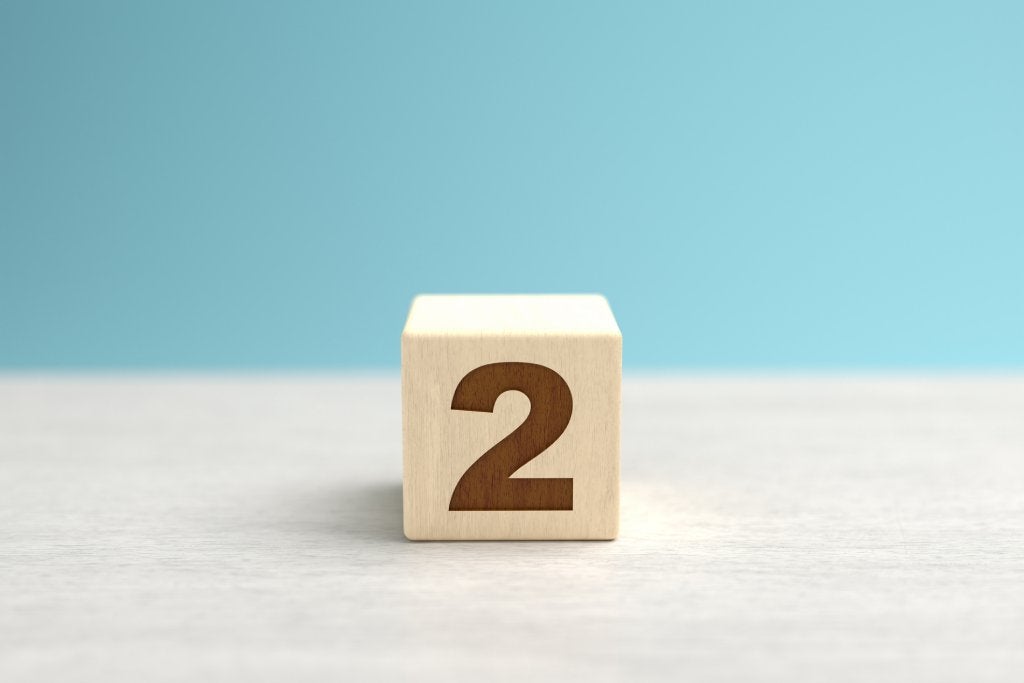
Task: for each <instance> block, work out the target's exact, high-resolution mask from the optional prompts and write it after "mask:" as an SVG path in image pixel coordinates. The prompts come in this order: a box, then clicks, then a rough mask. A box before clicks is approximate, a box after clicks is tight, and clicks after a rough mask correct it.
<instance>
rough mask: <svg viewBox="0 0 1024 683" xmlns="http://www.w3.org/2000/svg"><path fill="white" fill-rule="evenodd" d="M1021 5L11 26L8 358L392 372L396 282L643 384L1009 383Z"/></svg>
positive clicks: (12, 13) (1015, 333)
mask: <svg viewBox="0 0 1024 683" xmlns="http://www.w3.org/2000/svg"><path fill="white" fill-rule="evenodd" d="M1022 36H1024V3H1020V2H1007V3H995V2H960V3H943V2H902V3H894V2H889V1H886V2H851V3H839V2H832V3H823V2H788V3H774V2H773V3H765V2H745V3H736V2H700V3H697V2H689V3H683V2H668V3H649V2H644V3H636V2H622V3H594V2H564V1H560V2H521V1H516V2H502V3H492V2H476V1H469V2H462V3H449V2H436V1H431V2H412V1H410V2H402V3H391V2H379V1H376V0H374V1H373V2H370V1H367V2H362V3H339V2H323V3H314V2H294V3H289V2H277V3H267V4H259V3H255V2H238V3H224V2H209V1H206V0H204V1H202V2H163V3H139V2H133V1H128V2H122V3H109V2H99V1H97V0H93V1H91V2H49V1H48V2H39V1H38V0H32V1H27V2H10V1H8V2H3V3H2V4H0V365H2V366H4V367H8V368H34V367H43V368H46V367H108V366H110V367H136V368H137V367H154V368H163V367H166V368H183V367H197V368H218V367H225V368H247V367H252V368H318V367H363V366H365V367H374V366H396V365H397V363H398V337H399V332H400V330H401V326H402V324H403V322H404V316H405V312H406V308H407V306H408V303H409V300H410V298H411V297H412V296H413V294H415V293H417V292H577V291H583V292H589V291H598V292H603V293H605V294H606V295H607V296H608V298H609V299H610V301H611V303H612V305H613V307H614V309H615V311H616V313H617V315H618V318H619V323H620V325H621V327H622V328H623V331H624V334H625V354H626V355H625V359H626V363H627V365H628V366H629V367H634V368H636V367H659V366H676V367H689V368H812V369H813V368H875V367H878V368H893V367H894V368H1003V367H1011V366H1013V367H1021V366H1024V315H1022V313H1021V297H1022V293H1024V268H1022V258H1024V40H1022Z"/></svg>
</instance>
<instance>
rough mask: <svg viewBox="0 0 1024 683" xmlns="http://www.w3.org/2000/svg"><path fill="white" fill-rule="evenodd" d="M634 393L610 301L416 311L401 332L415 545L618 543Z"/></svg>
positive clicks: (510, 300)
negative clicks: (629, 395) (626, 382)
mask: <svg viewBox="0 0 1024 683" xmlns="http://www.w3.org/2000/svg"><path fill="white" fill-rule="evenodd" d="M621 385H622V335H621V333H620V332H619V328H618V325H617V324H616V322H615V317H614V316H613V315H612V311H611V308H610V307H609V306H608V302H607V301H606V300H605V299H604V297H601V296H596V295H557V296H556V295H550V296H549V295H543V296H525V295H524V296H490V295H479V296H419V297H417V298H416V299H415V300H414V301H413V304H412V308H411V310H410V311H409V318H408V320H407V322H406V325H405V330H404V331H403V332H402V433H403V465H404V467H403V470H404V472H403V475H404V476H403V506H404V518H405V535H406V536H407V537H408V538H409V539H412V540H486V539H492V540H513V539H517V540H526V539H613V538H615V536H616V535H617V533H618V527H619V421H620V419H619V415H620V403H621Z"/></svg>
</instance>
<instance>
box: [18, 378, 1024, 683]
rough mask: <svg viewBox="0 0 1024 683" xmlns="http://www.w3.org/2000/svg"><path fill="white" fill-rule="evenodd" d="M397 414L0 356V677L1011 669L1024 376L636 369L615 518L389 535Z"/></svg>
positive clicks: (1020, 556) (341, 386)
mask: <svg viewBox="0 0 1024 683" xmlns="http://www.w3.org/2000/svg"><path fill="white" fill-rule="evenodd" d="M400 424H401V420H400V406H399V386H398V379H397V376H396V375H384V376H356V375H353V376H343V375H342V376H337V375H336V376H324V377H309V376H306V377H303V376H295V377H287V376H285V377H245V376H235V377H231V376H222V377H216V376H178V377H175V376H163V377H160V376H153V377H138V376H116V375H112V376H78V377H75V376H52V377H33V376H18V375H8V376H5V377H3V378H0V681H4V682H5V683H11V682H13V681H23V680H24V681H75V680H89V681H110V680H129V679H130V680H146V681H161V680H177V681H185V680H188V681H218V680H239V681H252V680H288V681H294V680H322V679H332V680H396V679H398V680H400V679H412V680H426V681H430V680H446V681H453V680H478V679H481V678H485V679H486V680H490V681H503V680H554V679H567V680H586V681H606V680H694V681H719V680H721V681H726V680H732V681H749V680H787V681H789V680H814V681H817V680H831V681H836V680H839V681H845V680H851V681H853V680H864V681H878V680H901V681H903V680H917V681H946V680H948V681H996V680H999V681H1020V680H1024V378H1019V377H1018V378H1016V379H1013V378H1006V379H1000V378H998V377H992V378H962V377H961V378H955V377H954V378H939V379H927V378H902V379H901V378H890V379H886V378H882V377H864V378H843V377H821V378H793V377H788V378H787V377H761V378H757V377H754V378H742V377H735V378H714V377H685V376H678V377H657V376H646V377H644V376H628V375H627V378H626V382H625V386H624V412H623V449H622V452H623V468H622V471H623V475H622V476H623V480H622V494H623V501H622V506H623V514H622V531H621V537H620V538H619V540H617V541H613V542H531V543H411V542H409V541H406V540H405V538H404V537H403V536H402V530H401V437H400Z"/></svg>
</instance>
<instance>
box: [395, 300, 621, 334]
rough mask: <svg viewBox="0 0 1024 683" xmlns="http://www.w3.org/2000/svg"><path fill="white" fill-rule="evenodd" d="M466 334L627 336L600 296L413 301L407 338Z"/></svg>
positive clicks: (405, 332)
mask: <svg viewBox="0 0 1024 683" xmlns="http://www.w3.org/2000/svg"><path fill="white" fill-rule="evenodd" d="M463 334H475V335H545V334H554V335H567V336H579V335H595V334H596V335H611V336H614V337H621V333H620V332H619V326H618V325H617V324H616V322H615V316H614V315H612V309H611V307H610V306H609V305H608V301H607V300H606V299H605V298H604V297H603V296H601V295H599V294H541V295H530V294H519V295H505V294H502V295H497V294H494V295H492V294H478V295H458V296H456V295H450V296H448V295H436V294H435V295H421V296H418V297H416V298H415V299H414V300H413V302H412V308H411V309H410V310H409V318H408V320H407V321H406V324H405V331H404V332H403V335H404V336H411V335H443V336H449V335H451V336H457V335H463Z"/></svg>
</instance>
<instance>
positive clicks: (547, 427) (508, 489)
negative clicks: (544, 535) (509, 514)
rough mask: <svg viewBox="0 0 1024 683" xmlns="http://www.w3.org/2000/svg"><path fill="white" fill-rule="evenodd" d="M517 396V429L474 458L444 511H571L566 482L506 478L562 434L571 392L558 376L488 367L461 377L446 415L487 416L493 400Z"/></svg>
mask: <svg viewBox="0 0 1024 683" xmlns="http://www.w3.org/2000/svg"><path fill="white" fill-rule="evenodd" d="M506 391H521V392H522V393H524V394H526V396H527V398H529V399H530V414H529V415H527V416H526V420H524V421H523V424H521V425H519V427H518V428H517V429H516V430H515V431H514V432H512V433H511V434H509V435H508V436H506V437H505V438H504V439H502V440H501V441H499V442H498V443H496V444H495V445H494V446H492V447H491V448H490V450H488V451H487V452H486V453H484V454H483V455H482V456H480V458H478V459H477V461H476V462H474V463H473V464H472V465H470V467H469V469H467V470H466V472H465V473H464V474H463V475H462V478H461V479H459V483H458V484H456V486H455V491H454V492H453V493H452V499H451V503H450V505H449V506H448V509H449V510H572V479H512V478H511V476H512V474H513V473H514V472H515V471H516V470H518V469H519V468H520V467H522V466H523V465H525V464H526V463H528V462H530V461H531V460H533V459H534V458H536V457H537V456H538V455H540V454H541V453H543V452H544V451H545V449H547V448H548V447H549V446H550V445H551V444H553V443H554V442H555V441H556V440H558V437H560V436H561V435H562V432H564V431H565V428H566V426H568V424H569V418H570V417H571V416H572V393H571V392H570V391H569V385H568V384H566V383H565V380H564V379H562V377H561V376H560V375H559V374H558V373H557V372H555V371H554V370H552V369H551V368H546V367H544V366H543V365H536V364H534V363H490V364H488V365H482V366H480V367H478V368H476V369H475V370H473V371H472V372H470V373H469V374H468V375H466V376H465V377H463V378H462V380H461V381H460V382H459V385H458V386H457V387H456V388H455V395H454V396H453V397H452V410H472V411H475V412H480V413H493V412H494V404H495V402H496V401H497V400H498V397H499V396H501V395H502V394H504V393H505V392H506Z"/></svg>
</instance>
